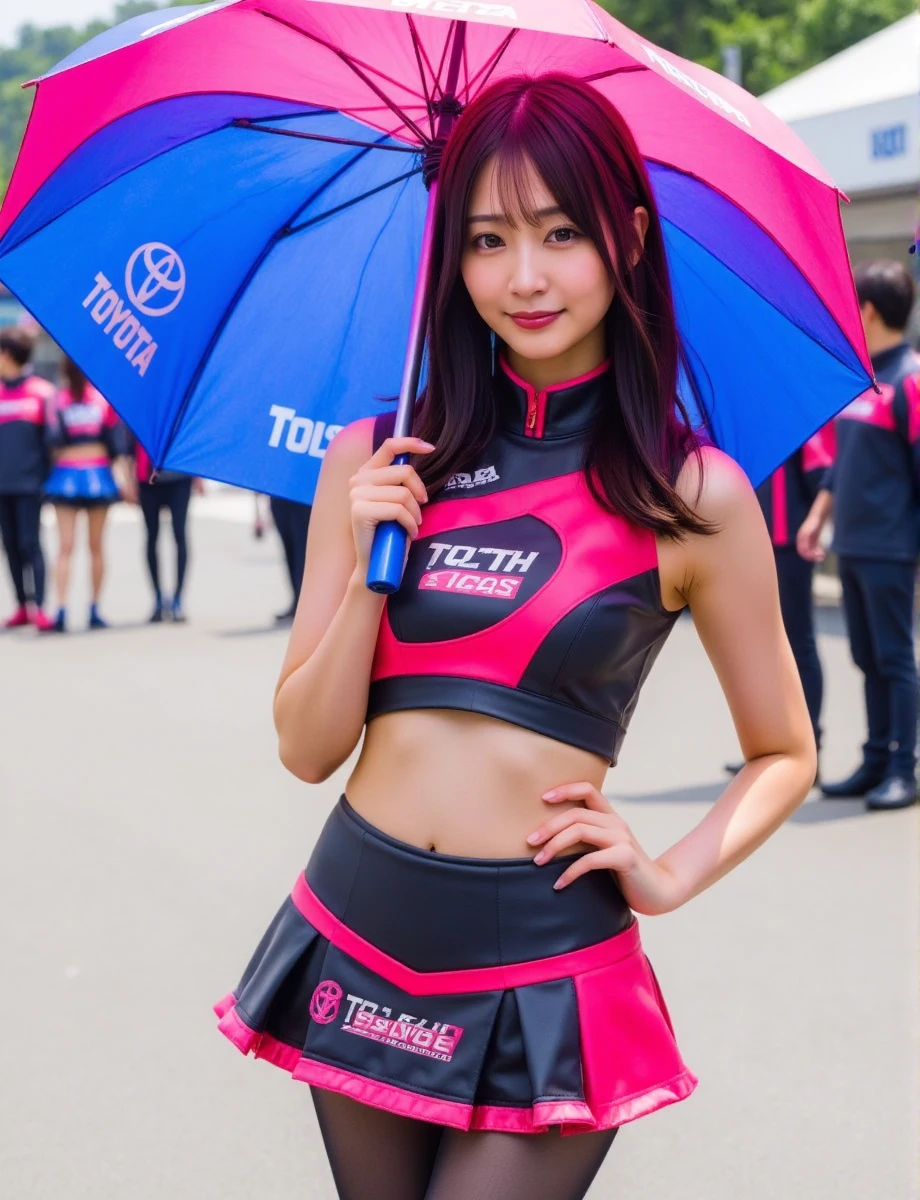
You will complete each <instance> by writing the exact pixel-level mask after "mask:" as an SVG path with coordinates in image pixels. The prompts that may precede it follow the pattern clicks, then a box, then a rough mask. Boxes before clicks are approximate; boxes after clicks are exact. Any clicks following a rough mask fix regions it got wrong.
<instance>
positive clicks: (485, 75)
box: [466, 29, 519, 91]
mask: <svg viewBox="0 0 920 1200" xmlns="http://www.w3.org/2000/svg"><path fill="white" fill-rule="evenodd" d="M518 32H519V31H518V30H517V29H512V30H510V31H509V33H508V36H507V37H506V38H505V39H504V41H502V42H501V43H500V44H499V45H498V46H497V47H496V49H495V50H493V51H492V55H491V57H490V58H487V59H486V61H485V62H484V63H483V64H482V66H481V67H480V68H479V70H478V71H477V72H476V74H475V75H474V76H473V77H472V79H469V80H468V81H467V85H466V86H467V91H469V89H470V88H472V87H474V86H476V85H477V84H479V81H480V77H482V85H481V86H482V87H485V85H486V84H487V83H488V81H489V79H490V78H491V76H492V73H493V71H494V70H495V68H496V67H497V66H498V64H499V62H500V60H501V58H502V56H503V55H504V53H505V51H506V50H507V49H508V47H509V46H510V45H511V42H512V40H513V38H514V36H515V34H516V33H518Z"/></svg>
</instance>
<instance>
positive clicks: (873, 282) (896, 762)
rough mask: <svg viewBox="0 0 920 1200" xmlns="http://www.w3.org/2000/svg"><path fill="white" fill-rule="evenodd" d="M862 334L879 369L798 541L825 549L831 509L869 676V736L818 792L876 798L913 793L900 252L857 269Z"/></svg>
mask: <svg viewBox="0 0 920 1200" xmlns="http://www.w3.org/2000/svg"><path fill="white" fill-rule="evenodd" d="M856 294H857V296H858V298H859V306H860V313H861V316H862V323H863V328H864V329H865V332H866V343H867V345H868V347H869V353H870V355H871V356H872V365H873V368H874V370H875V374H876V378H877V380H878V390H877V391H875V390H873V391H868V392H866V393H864V394H863V395H862V396H860V397H858V398H857V399H856V400H854V401H853V402H852V403H851V404H850V405H848V406H847V407H846V408H845V409H844V410H843V412H842V413H841V414H840V416H839V417H838V418H837V421H836V436H837V458H836V462H835V463H834V466H833V467H832V468H831V469H830V471H829V472H828V475H827V477H826V479H825V485H824V487H823V488H822V490H821V491H820V492H819V493H818V497H817V499H816V500H815V503H814V505H813V507H812V510H811V512H810V513H809V515H808V517H807V518H806V520H805V521H804V523H803V524H802V527H801V528H800V530H799V535H798V547H799V551H800V553H801V554H802V555H803V557H805V558H808V559H810V560H811V561H813V562H816V561H819V560H820V559H821V558H823V551H822V549H821V546H820V541H819V539H820V535H821V530H822V528H823V526H824V524H825V522H826V521H827V519H828V517H829V516H830V514H831V511H832V510H833V514H834V549H835V550H836V551H837V554H838V556H839V560H840V582H841V585H842V587H843V607H844V612H845V614H846V621H847V630H848V633H849V638H850V650H851V652H852V655H853V661H854V662H855V663H856V665H857V666H858V667H859V669H860V670H861V671H862V673H863V675H864V676H865V696H866V716H867V722H868V729H869V736H868V739H867V740H866V743H865V745H864V746H863V761H862V763H861V764H860V766H859V767H858V768H857V769H856V771H854V772H853V774H852V775H850V776H849V777H848V778H847V779H844V780H842V781H841V782H840V783H834V784H825V785H823V787H822V791H823V792H824V794H825V795H826V796H865V797H866V805H867V807H868V808H872V809H889V808H902V807H904V806H906V805H908V804H913V803H915V801H916V798H917V785H916V780H915V767H916V742H917V668H916V662H915V659H914V630H913V626H914V586H915V577H916V572H917V558H918V551H920V359H918V357H917V355H916V354H915V353H914V351H913V350H911V348H910V347H909V346H908V344H907V341H906V340H905V332H904V331H905V329H906V327H907V322H908V320H909V317H910V313H911V309H912V308H913V304H914V294H915V289H914V282H913V280H912V279H911V276H910V274H909V272H908V271H907V269H906V267H904V266H902V265H901V264H900V263H898V262H887V261H879V262H874V263H870V264H869V265H868V266H865V267H861V268H858V269H857V271H856Z"/></svg>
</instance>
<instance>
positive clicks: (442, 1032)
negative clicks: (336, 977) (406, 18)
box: [342, 992, 463, 1062]
mask: <svg viewBox="0 0 920 1200" xmlns="http://www.w3.org/2000/svg"><path fill="white" fill-rule="evenodd" d="M348 1003H349V1008H348V1013H347V1014H346V1017H345V1020H344V1021H343V1023H342V1030H343V1032H344V1033H354V1034H357V1035H358V1037H365V1038H369V1039H370V1040H371V1041H372V1042H383V1043H384V1045H387V1046H393V1047H394V1049H396V1050H408V1051H409V1053H410V1054H421V1055H422V1056H423V1057H424V1058H436V1059H438V1061H439V1062H450V1060H451V1059H452V1058H453V1056H454V1051H455V1050H456V1049H457V1043H458V1042H459V1041H460V1038H461V1037H462V1036H463V1026H462V1025H448V1024H446V1023H445V1022H443V1021H433V1022H432V1024H431V1025H429V1024H428V1022H427V1021H426V1020H425V1019H424V1018H422V1019H419V1018H418V1017H413V1016H411V1015H410V1014H409V1013H400V1014H399V1017H398V1018H394V1017H393V1016H392V1011H393V1010H392V1009H390V1008H386V1007H381V1006H380V1005H378V1004H375V1003H374V1002H373V1000H364V999H362V998H361V997H360V996H353V995H352V994H351V992H349V993H348Z"/></svg>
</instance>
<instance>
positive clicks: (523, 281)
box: [508, 245, 548, 298]
mask: <svg viewBox="0 0 920 1200" xmlns="http://www.w3.org/2000/svg"><path fill="white" fill-rule="evenodd" d="M508 286H509V289H510V291H511V293H512V295H514V296H520V297H521V298H529V297H533V296H539V295H541V294H542V293H543V292H545V291H546V289H547V286H548V281H547V278H546V272H545V270H544V268H543V264H542V262H541V260H540V255H539V252H538V251H537V250H536V249H534V248H533V247H531V246H527V245H524V246H521V247H520V248H519V249H518V253H517V254H516V255H515V260H514V269H513V271H512V273H511V278H510V279H509V281H508Z"/></svg>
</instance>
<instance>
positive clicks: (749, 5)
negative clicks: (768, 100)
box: [602, 0, 916, 95]
mask: <svg viewBox="0 0 920 1200" xmlns="http://www.w3.org/2000/svg"><path fill="white" fill-rule="evenodd" d="M602 3H603V4H604V7H605V8H607V9H608V11H609V12H611V13H612V14H613V15H614V16H615V17H616V18H617V19H618V20H620V21H623V23H624V24H626V25H629V26H630V28H632V29H635V30H636V31H637V32H639V33H642V34H643V35H644V36H645V37H647V38H649V39H650V40H651V41H653V42H656V43H657V44H658V45H660V46H664V47H665V48H666V49H668V50H673V51H674V52H675V53H676V54H680V55H681V56H682V57H683V58H689V59H693V60H695V61H696V62H701V63H703V64H704V65H705V66H707V67H712V69H713V70H716V71H718V70H721V66H722V49H723V47H724V46H731V45H737V46H740V47H741V53H742V67H743V81H744V86H745V87H746V88H747V89H748V91H750V92H753V93H754V94H755V95H760V93H761V92H765V91H767V90H769V89H770V88H772V87H776V85H777V84H780V83H783V82H784V81H785V80H786V79H789V78H790V77H791V76H793V75H798V74H799V73H800V72H802V71H805V70H807V69H808V68H809V67H812V66H814V65H815V64H816V63H819V62H822V61H823V60H824V59H825V58H829V57H830V56H831V55H832V54H836V53H838V51H840V50H845V49H846V48H847V47H848V46H852V45H853V44H854V43H855V42H858V41H861V40H862V39H863V38H865V37H868V36H869V35H870V34H872V33H876V32H877V31H878V30H879V29H884V28H885V26H886V25H890V24H891V23H892V22H893V21H897V20H899V19H900V18H901V17H906V16H907V15H908V14H909V13H911V12H914V11H916V0H746V2H745V3H744V4H743V5H742V4H741V3H739V2H738V0H602Z"/></svg>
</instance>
